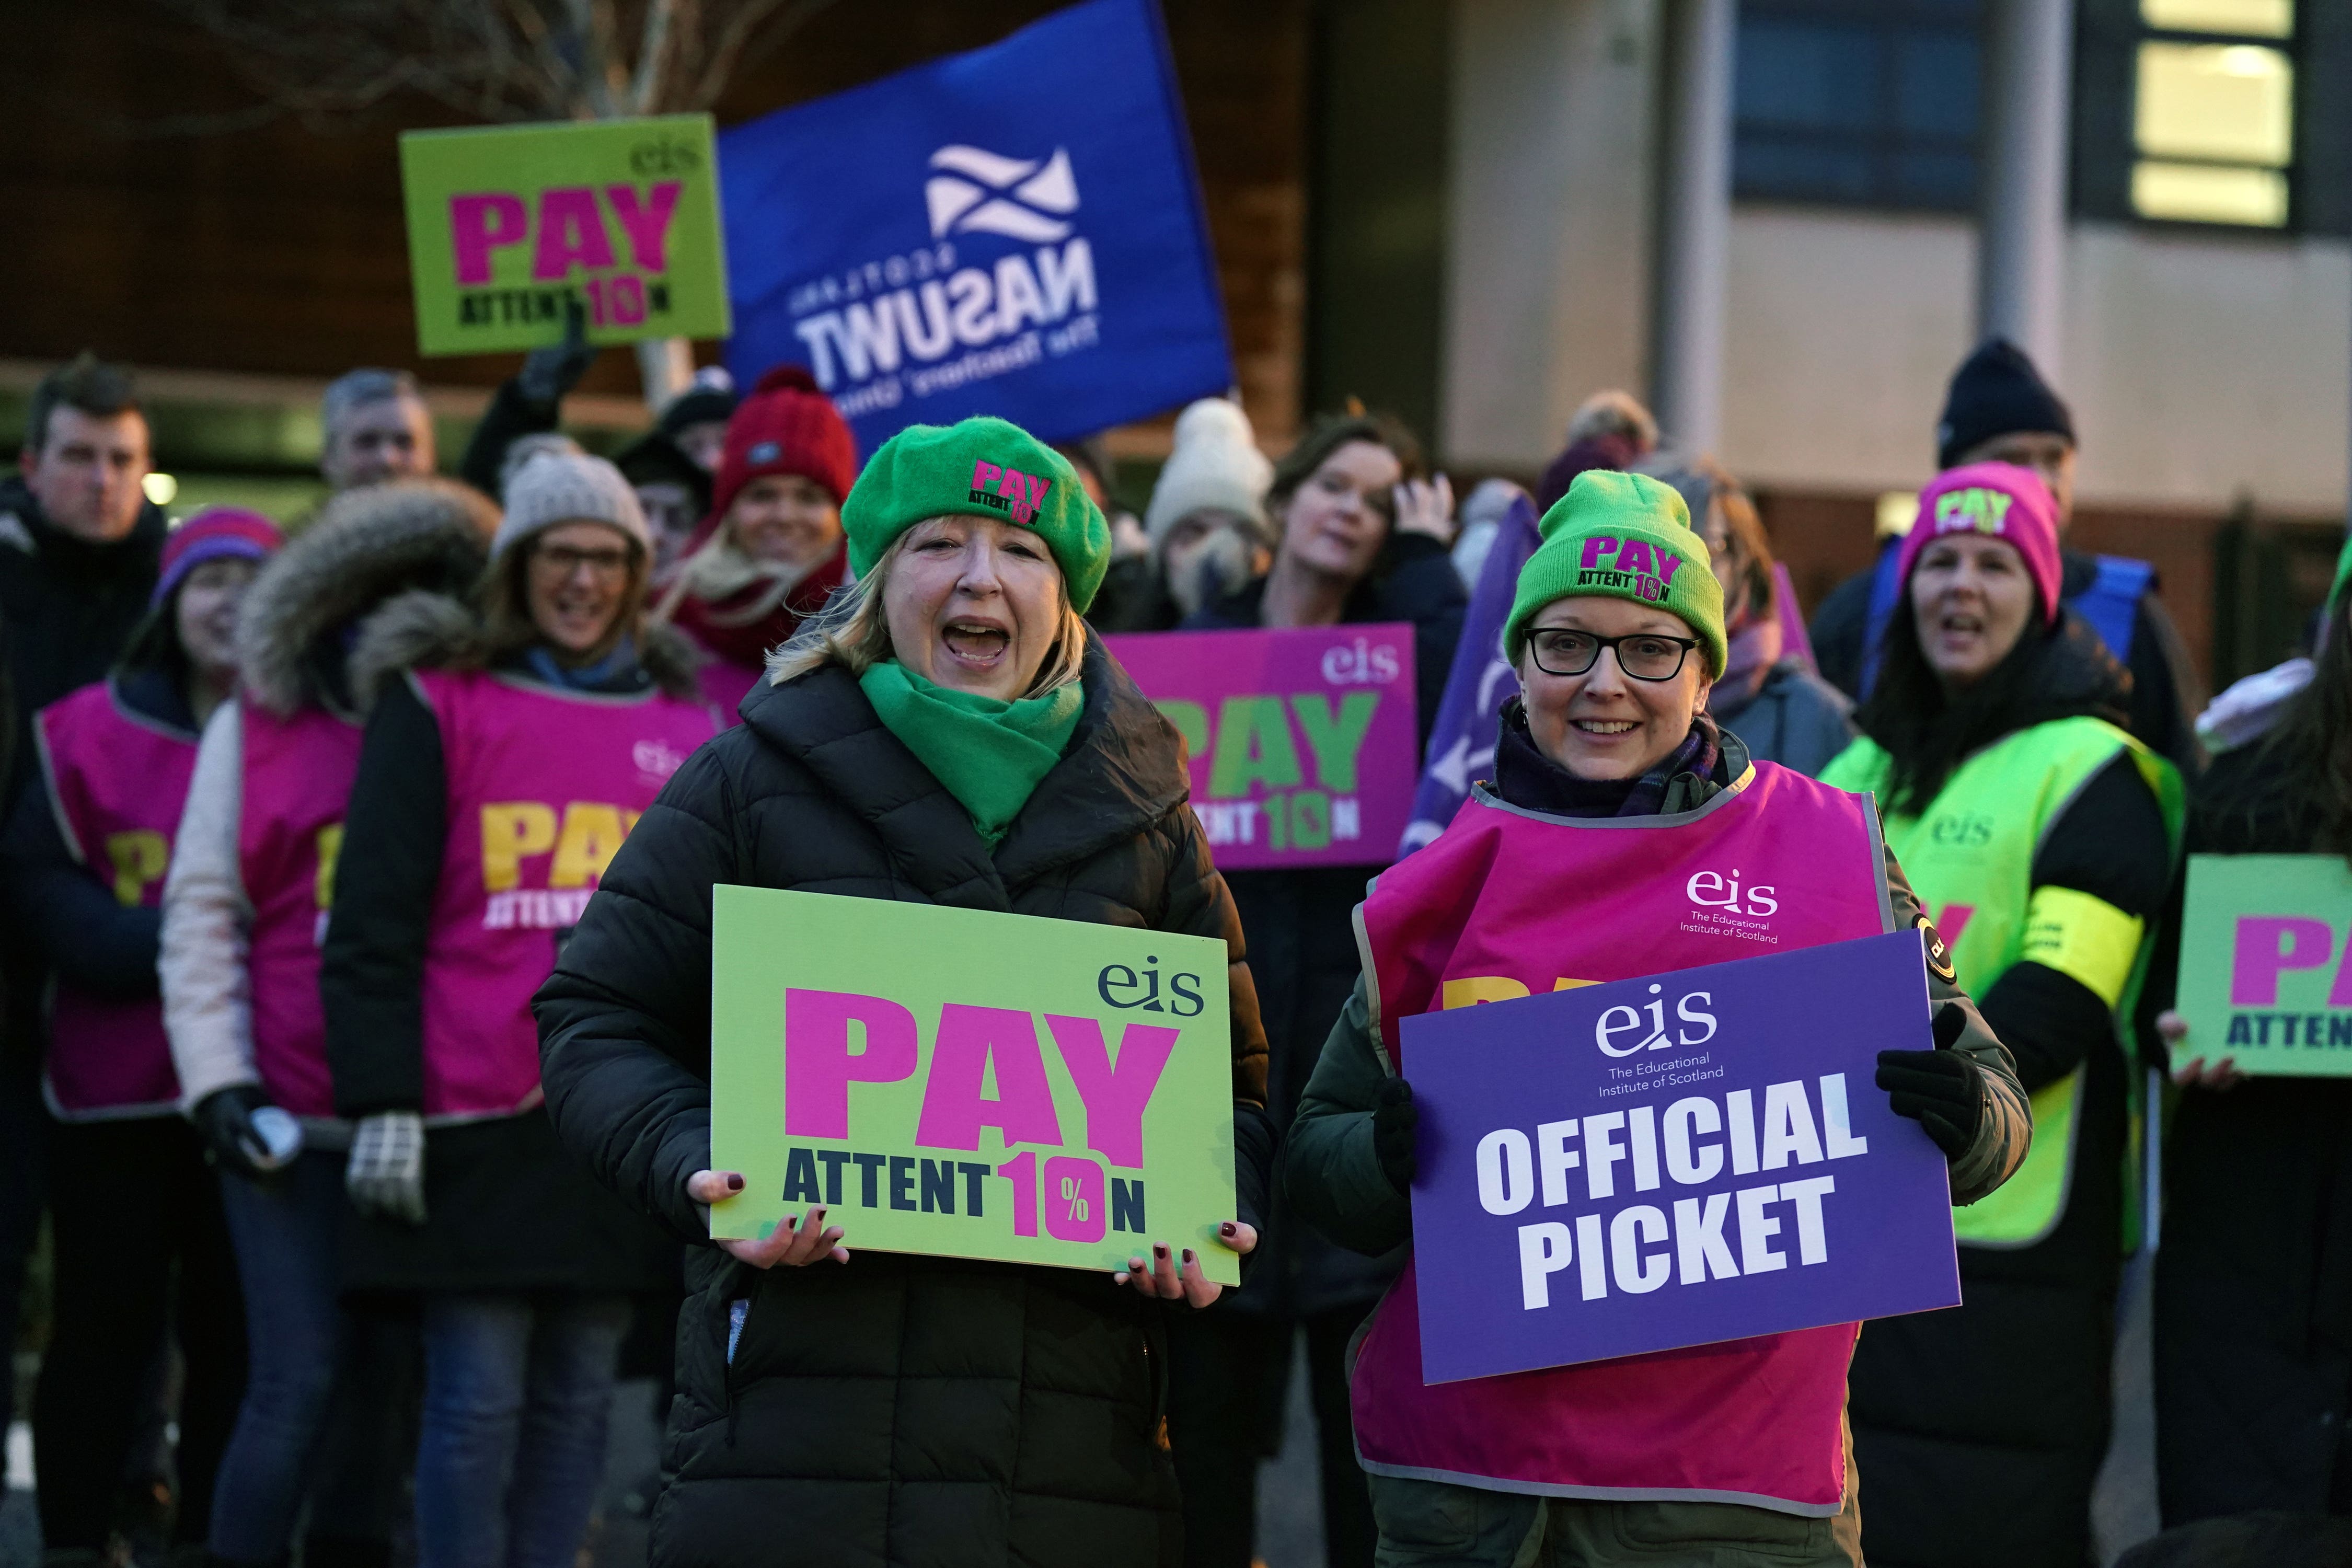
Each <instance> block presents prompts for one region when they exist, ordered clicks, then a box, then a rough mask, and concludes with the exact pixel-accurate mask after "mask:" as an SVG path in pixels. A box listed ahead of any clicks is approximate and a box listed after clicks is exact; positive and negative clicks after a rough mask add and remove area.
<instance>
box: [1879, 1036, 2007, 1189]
mask: <svg viewBox="0 0 2352 1568" xmlns="http://www.w3.org/2000/svg"><path fill="white" fill-rule="evenodd" d="M1968 1022H1969V1019H1968V1015H1967V1014H1965V1013H1963V1012H1961V1011H1960V1009H1959V1007H1958V1005H1957V1004H1955V1003H1951V1002H1947V1003H1945V1004H1944V1005H1943V1006H1942V1007H1940V1008H1938V1009H1937V1013H1936V1048H1935V1049H1934V1050H1932V1051H1881V1052H1879V1053H1878V1087H1879V1088H1881V1089H1885V1090H1886V1097H1887V1103H1888V1104H1889V1105H1891V1106H1893V1107H1894V1109H1895V1115H1897V1116H1907V1117H1909V1118H1911V1119H1912V1120H1913V1121H1916V1122H1917V1123H1918V1124H1919V1125H1920V1126H1922V1127H1924V1128H1926V1129H1927V1136H1928V1137H1930V1138H1933V1139H1934V1140H1935V1141H1936V1147H1937V1148H1938V1149H1941V1150H1942V1151H1943V1152H1944V1158H1945V1159H1947V1160H1957V1159H1958V1158H1959V1157H1960V1156H1961V1155H1962V1154H1964V1153H1966V1152H1968V1148H1969V1144H1971V1143H1973V1142H1976V1137H1977V1129H1978V1127H1979V1126H1980V1125H1982V1123H1983V1121H1984V1108H1985V1079H1984V1068H1980V1067H1979V1066H1977V1063H1976V1058H1974V1057H1970V1056H1968V1055H1965V1054H1963V1053H1962V1052H1959V1051H1956V1050H1954V1049H1952V1042H1954V1041H1955V1040H1957V1039H1958V1038H1959V1037H1960V1031H1961V1030H1962V1029H1964V1028H1966V1027H1968Z"/></svg>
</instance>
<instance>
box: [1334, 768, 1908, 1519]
mask: <svg viewBox="0 0 2352 1568" xmlns="http://www.w3.org/2000/svg"><path fill="white" fill-rule="evenodd" d="M1884 862H1885V857H1884V853H1883V851H1882V849H1881V847H1880V845H1879V841H1878V826H1877V818H1876V816H1874V813H1873V812H1872V810H1871V808H1870V805H1869V803H1868V802H1867V801H1864V800H1863V799H1861V798H1859V797H1857V796H1855V795H1848V794H1845V793H1843V792H1841V791H1838V790H1833V789H1829V788H1825V787H1823V786H1822V785H1821V784H1816V783H1814V782H1813V781H1812V780H1811V779H1808V778H1804V777H1802V776H1801V775H1800V774H1797V773H1791V772H1790V771H1789V770H1787V769H1785V768H1780V767H1776V766H1774V765H1773V764H1771V763H1757V764H1756V765H1755V768H1754V770H1753V772H1752V773H1749V774H1748V777H1747V778H1745V779H1743V780H1742V781H1741V782H1740V783H1739V784H1736V785H1734V786H1733V787H1732V788H1730V789H1728V790H1726V791H1725V792H1723V793H1722V794H1720V795H1717V796H1716V797H1715V798H1714V799H1713V800H1712V801H1710V802H1708V803H1707V804H1706V805H1704V806H1702V807H1700V808H1699V809H1698V810H1697V811H1695V812H1691V813H1688V814H1685V815H1682V816H1672V817H1657V816H1652V817H1623V818H1620V817H1612V818H1604V819H1577V818H1563V817H1554V816H1541V815H1538V814H1536V813H1531V812H1524V811H1520V810H1518V809H1517V808H1516V807H1513V806H1510V805H1505V804H1503V803H1502V802H1500V801H1498V800H1496V798H1495V797H1494V796H1493V795H1491V794H1489V793H1487V791H1486V788H1485V786H1483V785H1482V786H1480V788H1479V789H1478V790H1476V791H1475V792H1474V793H1473V794H1472V795H1471V796H1470V798H1469V800H1468V801H1466V802H1465V804H1464V805H1463V806H1462V809H1461V810H1460V812H1459V813H1457V814H1456V815H1455V816H1454V822H1453V825H1452V826H1449V827H1448V828H1447V829H1446V830H1445V832H1444V834H1443V835H1441V836H1440V837H1438V838H1437V840H1436V841H1435V842H1434V843H1432V844H1430V845H1429V846H1428V847H1425V848H1423V849H1420V850H1417V851H1415V852H1414V853H1413V854H1412V856H1411V857H1410V858H1406V859H1405V860H1402V861H1401V862H1399V863H1398V864H1397V865H1395V866H1393V867H1391V868H1389V869H1388V870H1386V871H1383V872H1381V876H1380V879H1379V880H1378V881H1377V882H1376V883H1375V884H1374V885H1373V888H1372V891H1371V894H1370V897H1368V898H1367V899H1366V900H1364V902H1363V904H1362V905H1361V906H1360V908H1359V909H1358V911H1357V930H1358V932H1359V935H1360V941H1361V942H1362V943H1363V946H1364V949H1365V955H1364V972H1365V976H1366V986H1365V990H1366V995H1367V1000H1368V1001H1369V1002H1370V1005H1371V1008H1372V1023H1373V1026H1374V1028H1375V1029H1376V1031H1377V1032H1378V1034H1379V1036H1380V1038H1381V1049H1382V1050H1383V1051H1386V1052H1388V1053H1390V1059H1391V1061H1394V1062H1397V1063H1398V1064H1399V1066H1401V1068H1402V1070H1403V1071H1404V1073H1405V1074H1406V1076H1407V1077H1410V1076H1411V1074H1412V1064H1411V1063H1410V1062H1404V1061H1402V1058H1401V1057H1399V1056H1397V1055H1396V1054H1395V1053H1397V1052H1398V1051H1399V1048H1400V1041H1401V1039H1402V1034H1401V1032H1400V1030H1399V1027H1398V1025H1399V1022H1400V1020H1402V1018H1404V1017H1408V1016H1412V1015H1413V1014H1417V1013H1424V1012H1429V1011H1432V1010H1433V1009H1438V1008H1444V1007H1452V1006H1468V1005H1473V1004H1475V1003H1476V1002H1480V1001H1486V1000H1496V999H1502V998H1508V997H1514V996H1524V995H1527V994H1529V993H1531V992H1534V991H1551V990H1556V989H1559V987H1561V986H1563V985H1573V984H1578V983H1579V982H1584V981H1607V980H1624V979H1630V978H1633V977H1634V976H1637V975H1643V974H1662V973H1668V972H1671V971H1674V970H1677V969H1687V968H1690V967H1693V966H1695V965H1697V964H1702V963H1720V962H1723V961H1726V960H1729V959H1738V958H1749V957H1754V956H1756V955H1757V954H1759V953H1766V952H1788V951H1790V950H1792V949H1795V948H1800V947H1811V946H1813V945H1816V944H1818V943H1821V942H1842V941H1845V940H1848V939H1850V938H1853V937H1862V936H1869V935H1873V934H1874V933H1876V932H1879V931H1885V930H1889V929H1891V928H1892V926H1893V924H1894V914H1893V910H1892V909H1891V907H1890V906H1889V904H1888V901H1887V893H1886V883H1885V864H1884ZM1855 1327H1856V1326H1855V1325H1854V1324H1852V1323H1838V1324H1832V1325H1829V1326H1827V1327H1823V1328H1817V1329H1805V1330H1801V1331H1796V1332H1792V1333H1785V1334H1763V1335H1759V1336H1756V1337H1754V1338H1750V1339H1745V1340H1738V1341H1734V1342H1729V1343H1725V1344H1717V1345H1709V1346H1707V1347H1706V1349H1705V1350H1704V1351H1700V1352H1691V1351H1675V1352H1664V1353H1663V1354H1658V1355H1648V1356H1627V1357H1622V1358H1620V1359H1617V1360H1613V1361H1600V1362H1587V1363H1581V1364H1579V1365H1575V1366H1564V1367H1554V1368H1549V1369H1547V1370H1544V1371H1540V1372H1530V1373H1517V1374H1515V1375H1513V1376H1509V1377H1485V1378H1473V1379H1470V1380H1468V1381H1466V1382H1461V1383H1442V1384H1425V1383H1423V1380H1422V1361H1421V1331H1420V1286H1419V1274H1418V1272H1417V1268H1416V1266H1415V1265H1414V1263H1412V1261H1410V1260H1408V1262H1407V1263H1406V1266H1405V1269H1404V1272H1403V1273H1402V1274H1401V1275H1400V1276H1399V1277H1398V1279H1397V1280H1396V1283H1395V1284H1394V1285H1392V1286H1391V1288H1390V1289H1389V1292H1388V1294H1387V1295H1386V1296H1385V1297H1384V1298H1383V1299H1382V1300H1381V1305H1380V1307H1379V1308H1378V1310H1376V1311H1375V1313H1374V1315H1373V1318H1372V1320H1371V1323H1370V1327H1369V1328H1368V1329H1367V1330H1366V1331H1365V1332H1364V1335H1363V1338H1362V1340H1361V1342H1360V1348H1359V1349H1358V1352H1357V1354H1356V1360H1355V1365H1354V1367H1353V1369H1352V1371H1351V1373H1350V1377H1349V1399H1350V1403H1351V1405H1352V1408H1353V1411H1354V1416H1355V1432H1356V1452H1357V1455H1358V1458H1359V1459H1360V1462H1361V1463H1362V1465H1363V1468H1365V1469H1367V1470H1370V1471H1371V1472H1373V1473H1374V1474H1377V1475H1387V1476H1400V1477H1409V1478H1417V1479H1427V1480H1439V1481H1448V1482H1453V1483H1455V1484H1459V1485H1465V1486H1473V1487H1483V1488H1487V1489H1496V1490H1505V1491H1517V1492H1533V1493H1538V1494H1544V1495H1551V1496H1562V1497H1587V1498H1609V1499H1651V1500H1681V1501H1692V1502H1697V1501H1711V1502H1736V1503H1742V1504H1747V1505H1749V1506H1753V1507H1758V1508H1766V1509H1772V1510H1777V1511H1780V1512H1785V1513H1798V1514H1808V1515H1812V1516H1815V1517H1822V1516H1827V1515H1830V1514H1834V1513H1836V1512H1837V1511H1838V1510H1839V1509H1840V1507H1841V1506H1842V1500H1843V1496H1844V1486H1845V1460H1844V1442H1843V1434H1842V1428H1841V1417H1842V1415H1843V1411H1844V1408H1845V1376H1846V1366H1847V1363H1848V1362H1849V1361H1850V1360H1851V1359H1852V1355H1853V1340H1854V1333H1855Z"/></svg>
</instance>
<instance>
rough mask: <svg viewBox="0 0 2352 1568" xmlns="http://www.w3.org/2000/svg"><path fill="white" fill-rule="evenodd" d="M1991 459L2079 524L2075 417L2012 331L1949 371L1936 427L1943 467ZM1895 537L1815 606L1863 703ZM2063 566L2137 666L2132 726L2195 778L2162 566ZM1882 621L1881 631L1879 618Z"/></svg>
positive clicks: (1828, 643)
mask: <svg viewBox="0 0 2352 1568" xmlns="http://www.w3.org/2000/svg"><path fill="white" fill-rule="evenodd" d="M1983 462H1997V463H2015V464H2017V465H2018V466H2019V467H2020V468H2032V470H2033V471H2034V472H2035V473H2037V474H2039V475H2041V476H2042V481H2043V482H2044V483H2046V484H2047V485H2049V487H2050V493H2051V495H2052V496H2053V498H2055V499H2056V500H2057V502H2058V526H2059V528H2060V530H2061V531H2063V530H2064V529H2065V527H2066V525H2067V524H2068V523H2070V522H2072V521H2074V416H2073V415H2072V414H2071V413H2070V412H2069V411H2068V410H2067V407H2066V404H2065V400H2064V399H2063V398H2061V397H2060V396H2059V395H2058V394H2057V393H2056V392H2055V391H2053V389H2052V388H2051V386H2050V384H2049V383H2047V382H2045V381H2043V380H2042V373H2041V372H2040V371H2038V370H2036V369H2035V368H2034V364H2033V362H2032V360H2031V359H2029V358H2028V357H2026V354H2025V352H2024V351H2023V350H2022V349H2020V348H2019V347H2018V346H2017V345H2016V344H2014V343H2012V342H2009V341H2008V340H2006V339H2004V338H1989V339H1987V340H1986V341H1985V342H1984V343H1983V344H1982V346H1980V347H1979V348H1978V350H1977V351H1976V353H1972V354H1970V355H1969V357H1968V359H1967V360H1966V361H1965V362H1963V363H1961V365H1960V368H1959V369H1958V370H1957V371H1955V372H1954V373H1953V374H1952V384H1951V386H1950V389H1949V390H1948V392H1947V393H1946V394H1945V397H1944V414H1943V417H1942V419H1941V420H1940V421H1938V422H1937V426H1936V466H1937V468H1938V469H1945V468H1959V467H1960V466H1962V465H1963V464H1967V463H1983ZM1895 543H1896V542H1895V541H1890V542H1888V543H1887V544H1886V545H1885V546H1884V547H1883V549H1884V553H1883V556H1882V559H1881V560H1880V562H1879V563H1878V565H1877V566H1875V567H1874V568H1873V569H1872V570H1870V571H1868V572H1862V573H1857V574H1854V575H1853V576H1852V577H1849V578H1847V579H1846V580H1845V581H1844V582H1843V583H1841V584H1838V585H1837V587H1836V588H1835V589H1834V590H1832V593H1831V594H1830V596H1829V597H1828V598H1826V599H1824V600H1822V604H1821V607H1820V608H1819V609H1818V610H1816V611H1814V612H1813V623H1812V626H1811V637H1812V643H1813V657H1814V660H1815V662H1816V663H1817V664H1818V665H1819V666H1820V668H1821V672H1822V678H1823V679H1826V680H1828V681H1829V682H1830V684H1832V686H1835V687H1837V688H1838V689H1840V690H1842V691H1843V692H1844V693H1845V694H1846V695H1847V696H1849V697H1852V698H1853V699H1854V700H1856V701H1859V700H1861V699H1862V698H1863V697H1864V695H1865V694H1866V692H1865V689H1866V688H1867V686H1868V685H1869V683H1870V682H1869V673H1870V671H1871V669H1872V668H1873V660H1872V658H1871V657H1870V647H1869V644H1870V641H1871V628H1872V623H1873V620H1874V605H1873V603H1872V598H1873V586H1874V581H1875V580H1876V579H1877V578H1878V576H1879V575H1880V574H1881V573H1882V572H1883V571H1885V569H1886V568H1888V567H1889V566H1890V565H1891V563H1892V562H1893V560H1894V545H1895ZM2060 561H2061V564H2062V565H2063V578H2062V580H2061V583H2060V590H2059V596H2060V597H2061V598H2062V599H2063V600H2064V601H2065V603H2066V604H2067V605H2069V606H2070V607H2072V608H2074V609H2075V610H2077V611H2079V612H2081V614H2082V616H2083V617H2084V619H2085V620H2087V621H2088V622H2090V624H2091V626H2092V629H2093V630H2095V631H2097V632H2098V633H2099V634H2100V637H2101V638H2102V640H2104V641H2105V642H2106V643H2107V644H2108V646H2109V648H2110V650H2111V651H2112V652H2114V654H2115V655H2116V658H2119V659H2121V660H2122V661H2123V663H2124V665H2125V666H2126V668H2128V669H2129V670H2130V671H2131V678H2132V679H2131V698H2130V709H2129V713H2130V718H2131V732H2132V733H2133V734H2134V735H2136V736H2137V737H2138V738H2139V739H2140V740H2141V741H2143V742H2147V745H2148V746H2149V747H2150V748H2151V749H2153V750H2154V751H2156V752H2158V754H2159V755H2161V756H2163V757H2164V758H2165V759H2166V760H2167V761H2168V762H2170V763H2172V764H2173V765H2174V766H2175V767H2177V768H2179V770H2180V771H2181V773H2182V774H2183V775H2185V776H2187V777H2190V778H2194V777H2195V776H2196V774H2197V773H2198V771H2199V769H2200V768H2201V767H2202V766H2203V765H2204V759H2203V757H2202V755H2201V754H2200V752H2199V750H2198V746H2197V732H2196V731H2195V730H2194V729H2193V728H2192V727H2191V726H2190V723H2189V717H2190V715H2189V709H2188V706H2187V704H2188V701H2189V691H2190V690H2191V689H2192V688H2193V686H2194V685H2195V679H2194V677H2193V675H2192V674H2191V673H2190V670H2189V651H2188V649H2187V647H2184V646H2183V645H2182V643H2181V640H2180V632H2179V628H2177V627H2175V626H2173V624H2172V616H2170V615H2169V614H2168V613H2167V612H2166V610H2165V608H2164V601H2163V600H2161V599H2159V598H2158V597H2157V581H2156V573H2155V570H2154V569H2153V568H2151V567H2149V566H2148V565H2147V563H2146V562H2141V561H2126V560H2123V559H2122V558H2120V557H2110V556H2103V555H2093V554H2090V553H2087V552H2084V551H2080V550H2067V551H2063V552H2061V555H2060ZM1875 618H1876V619H1877V620H1878V622H1879V626H1880V629H1882V630H1883V628H1884V617H1883V616H1877V617H1875ZM2118 643H2120V644H2121V645H2122V646H2116V645H2117V644H2118Z"/></svg>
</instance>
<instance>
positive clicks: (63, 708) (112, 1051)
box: [33, 679, 196, 1121]
mask: <svg viewBox="0 0 2352 1568" xmlns="http://www.w3.org/2000/svg"><path fill="white" fill-rule="evenodd" d="M33 740H34V743H35V745H36V746H37V748H38V750H39V753H40V763H41V779H42V784H44V786H45V787H46V789H47V794H48V798H49V805H50V809H51V810H52V811H54V812H55V813H56V814H57V819H58V836H59V837H61V838H63V839H64V841H65V846H66V849H67V851H68V853H70V854H71V855H72V856H73V858H75V859H76V860H77V861H79V862H80V864H81V865H82V866H84V867H86V868H88V869H89V873H90V875H92V876H94V877H96V878H97V879H99V880H100V881H101V882H103V883H105V884H106V885H107V888H108V889H109V890H110V891H111V892H112V893H113V895H114V897H115V900H116V901H117V902H118V903H121V904H122V905H123V906H125V907H126V908H130V907H137V908H142V909H151V910H152V909H157V908H160V907H161V906H162V904H163V874H164V872H165V871H166V870H168V869H169V868H170V866H171V862H172V836H173V833H175V832H177V831H178V829H179V826H180V808H181V807H182V806H183V805H185V804H186V802H187V798H188V780H189V778H190V776H191V775H192V774H193V773H194V772H195V766H196V737H195V736H194V734H193V733H191V732H189V731H185V730H180V729H175V728H173V727H171V726H169V725H165V724H162V723H159V722H158V721H155V720H153V719H152V718H149V717H147V716H146V715H144V714H142V713H139V712H137V711H135V710H132V709H131V708H130V707H129V706H127V705H126V704H125V703H124V702H123V700H122V696H121V691H120V690H119V689H117V688H116V686H115V684H114V682H113V681H112V680H111V679H108V680H102V681H100V682H98V683H97V684H95V685H91V686H85V687H83V688H82V689H80V690H79V691H76V692H73V693H71V694H70V695H68V696H67V697H64V698H61V699H59V700H58V701H56V702H53V703H51V704H49V706H47V708H44V709H42V710H41V711H40V712H39V713H38V714H37V715H36V716H35V718H34V722H33ZM48 1009H49V1044H48V1056H47V1063H46V1064H45V1070H44V1072H43V1074H42V1081H41V1089H42V1096H43V1098H44V1099H46V1100H47V1101H48V1106H49V1110H50V1113H51V1114H52V1115H54V1116H56V1117H57V1118H58V1120H59V1121H111V1120H116V1119H120V1118H126V1117H142V1116H168V1115H173V1114H176V1113H177V1111H178V1110H179V1102H180V1080H179V1077H178V1075H177V1074H176V1073H174V1072H173V1068H172V1047H171V1042H170V1041H169V1039H167V1038H166V1037H165V1036H164V1033H163V1003H162V1002H161V1001H160V1000H158V999H156V998H154V997H152V996H151V997H147V998H144V999H142V1000H137V1001H127V1000H124V999H122V998H120V997H113V996H101V995H99V994H95V993H92V992H89V991H85V990H82V989H81V988H79V987H78V986H76V985H74V984H72V983H71V982H69V981H67V980H64V979H62V978H52V980H51V982H50V985H49V992H48Z"/></svg>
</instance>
